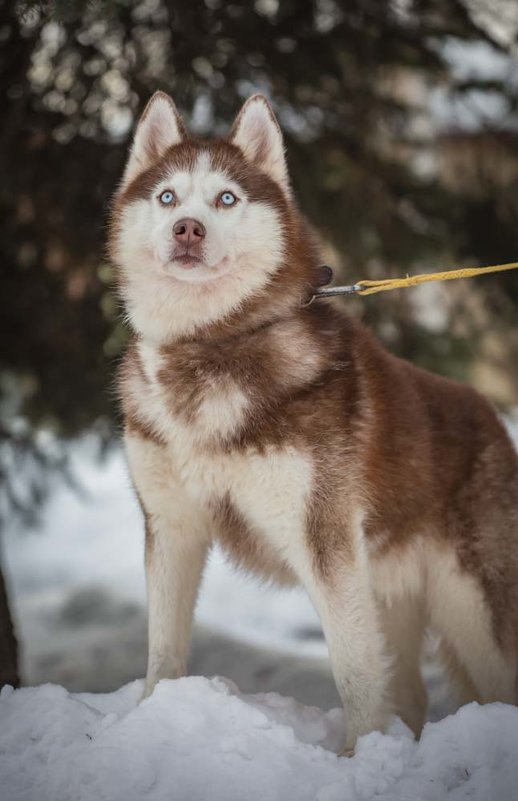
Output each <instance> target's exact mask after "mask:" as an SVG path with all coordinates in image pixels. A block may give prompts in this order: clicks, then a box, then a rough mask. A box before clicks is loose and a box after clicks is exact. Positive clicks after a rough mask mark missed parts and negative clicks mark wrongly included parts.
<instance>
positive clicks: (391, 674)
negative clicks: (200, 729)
mask: <svg viewBox="0 0 518 801" xmlns="http://www.w3.org/2000/svg"><path fill="white" fill-rule="evenodd" d="M110 249H111V255H112V259H113V262H114V264H115V265H116V268H117V275H118V281H119V288H120V292H121V295H122V297H123V299H124V303H125V306H126V310H127V317H128V320H129V322H130V324H131V327H132V330H133V338H132V341H131V342H130V345H129V347H128V350H127V352H126V355H125V358H124V362H123V364H122V367H121V372H120V393H121V398H122V404H123V409H124V416H125V444H126V450H127V456H128V460H129V465H130V470H131V475H132V479H133V482H134V485H135V489H136V492H137V494H138V497H139V500H140V503H141V506H142V511H143V513H144V518H145V526H146V546H145V561H146V571H147V587H148V600H149V662H148V671H147V679H146V689H145V693H146V694H149V693H151V692H152V691H153V688H154V686H155V684H156V683H157V681H159V680H160V679H162V678H175V677H178V676H181V675H183V674H184V672H185V669H186V658H187V652H188V646H189V636H190V628H191V620H192V616H193V608H194V604H195V600H196V594H197V589H198V585H199V581H200V577H201V575H202V571H203V567H204V563H205V559H206V556H207V552H208V550H209V549H210V547H211V545H212V543H213V542H215V541H217V542H219V543H220V544H221V546H222V547H223V548H224V549H225V550H226V551H227V552H228V554H229V555H230V558H231V559H232V560H233V561H234V562H235V563H237V564H238V565H241V566H243V567H244V568H246V569H249V570H251V571H253V572H254V573H258V574H259V575H261V576H264V577H265V578H267V579H274V580H277V581H279V582H284V583H300V584H302V585H303V586H304V587H305V588H306V590H307V592H308V593H309V596H310V598H311V600H312V602H313V604H314V606H315V608H316V610H317V612H318V614H319V616H320V619H321V622H322V627H323V631H324V634H325V638H326V641H327V644H328V647H329V654H330V658H331V663H332V668H333V674H334V677H335V680H336V685H337V688H338V690H339V693H340V695H341V698H342V700H343V704H344V709H345V714H346V722H347V739H346V742H345V747H344V752H345V753H352V752H353V751H354V747H355V743H356V740H357V738H358V736H360V735H363V734H365V733H367V732H370V731H372V730H376V729H380V730H383V728H384V727H385V726H386V724H387V722H388V720H389V718H390V716H391V715H392V714H394V713H396V714H398V715H400V716H401V718H402V719H403V720H404V721H405V722H406V723H407V724H408V725H409V726H410V727H411V728H412V729H413V730H414V732H416V734H418V733H419V731H420V729H421V727H422V725H423V721H424V715H425V707H426V693H425V688H424V685H423V681H422V678H421V674H420V670H419V657H420V651H421V645H422V639H423V634H424V631H425V630H426V629H427V628H428V627H430V628H431V629H433V630H434V631H435V632H436V633H437V635H438V637H439V639H440V642H441V643H442V650H443V653H444V656H445V658H446V661H447V663H448V665H449V667H450V672H451V674H452V677H453V678H455V679H457V680H458V681H459V683H460V686H461V688H462V701H468V700H473V699H477V700H479V701H482V702H489V701H504V702H508V703H515V702H516V700H517V666H518V498H517V487H518V460H517V455H516V451H515V449H514V447H513V445H512V443H511V441H510V439H509V438H508V436H507V434H506V432H505V430H504V428H503V427H502V425H501V424H500V422H499V421H498V419H497V417H496V415H495V414H494V412H493V411H492V409H491V408H490V406H489V405H488V403H487V402H486V401H485V400H484V399H483V398H482V397H480V396H479V395H478V394H477V393H476V392H475V391H473V389H471V388H469V387H467V386H462V385H461V384H457V383H455V382H453V381H449V380H446V379H444V378H439V377H437V376H435V375H432V374H430V373H427V372H424V371H422V370H420V369H417V368H416V367H414V366H412V365H411V364H408V363H406V362H404V361H401V360H400V359H397V358H395V357H394V356H392V355H391V354H389V353H387V352H386V351H385V350H384V349H383V347H382V346H381V345H380V344H379V343H378V342H377V341H376V339H375V338H374V337H373V336H372V335H371V334H370V333H369V331H368V330H366V328H365V327H364V326H363V325H361V324H360V323H359V322H356V321H355V320H353V319H351V318H350V317H348V316H347V314H346V313H344V311H343V310H342V309H341V308H340V307H337V306H335V305H333V303H332V302H331V301H325V300H319V301H318V302H315V303H313V304H311V305H308V303H307V302H308V300H309V299H310V298H311V297H312V295H313V294H314V291H315V288H316V287H317V286H318V284H319V283H321V274H320V271H319V267H318V265H319V261H318V254H317V250H316V247H315V243H314V241H313V239H312V236H311V233H310V230H309V227H308V225H307V223H306V222H305V221H304V219H302V217H301V216H300V215H299V213H298V211H297V209H296V206H295V204H294V201H293V197H292V193H291V189H290V183H289V179H288V173H287V168H286V162H285V158H284V148H283V140H282V134H281V131H280V129H279V126H278V124H277V121H276V119H275V117H274V114H273V112H272V110H271V108H270V106H269V104H268V102H267V100H266V99H265V98H264V97H262V96H260V95H256V96H254V97H251V98H250V99H249V100H248V101H247V102H246V103H245V105H244V106H243V108H242V110H241V112H240V113H239V115H238V117H237V119H236V121H235V123H234V125H233V127H232V129H231V132H230V134H229V136H228V138H227V139H223V140H208V141H205V140H203V141H202V140H198V139H193V138H190V137H189V136H188V134H187V132H186V130H185V128H184V125H183V123H182V121H181V119H180V117H179V115H178V112H177V110H176V108H175V105H174V103H173V101H172V100H171V99H170V98H169V97H168V96H167V95H165V94H163V93H160V92H158V93H157V94H155V95H154V96H153V98H152V99H151V101H150V102H149V104H148V106H147V108H146V110H145V111H144V114H143V116H142V118H141V120H140V122H139V124H138V127H137V130H136V134H135V138H134V142H133V145H132V148H131V152H130V155H129V159H128V162H127V166H126V169H125V172H124V176H123V179H122V183H121V185H120V188H119V191H118V192H117V194H116V197H115V199H114V203H113V210H112V224H111V235H110Z"/></svg>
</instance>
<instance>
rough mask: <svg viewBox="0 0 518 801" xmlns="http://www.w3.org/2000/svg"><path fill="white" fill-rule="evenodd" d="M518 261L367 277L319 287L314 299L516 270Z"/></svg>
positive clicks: (367, 293) (367, 292) (371, 293)
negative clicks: (395, 275) (438, 271)
mask: <svg viewBox="0 0 518 801" xmlns="http://www.w3.org/2000/svg"><path fill="white" fill-rule="evenodd" d="M517 268H518V261H513V262H510V263H509V264H493V265H491V266H490V267H463V268H461V269H460V270H446V271H445V272H442V273H422V274H421V275H407V277H406V278H385V279H383V280H379V281H370V280H369V279H365V280H363V281H358V282H357V283H356V284H351V285H350V286H331V287H323V288H322V289H317V291H316V293H315V295H314V299H318V298H321V297H332V296H333V295H374V293H375V292H388V291H389V290H390V289H404V288H405V287H407V286H417V284H426V283H428V282H429V281H451V280H452V279H453V278H475V277H476V276H478V275H485V274H487V273H499V272H503V271H504V270H515V269H517Z"/></svg>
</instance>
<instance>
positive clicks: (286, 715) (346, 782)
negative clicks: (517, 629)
mask: <svg viewBox="0 0 518 801" xmlns="http://www.w3.org/2000/svg"><path fill="white" fill-rule="evenodd" d="M141 691H142V685H141V683H140V682H134V683H132V684H129V685H127V686H126V687H123V688H122V689H120V690H119V691H118V692H115V693H111V694H109V695H100V694H96V695H90V694H80V695H69V694H68V693H67V691H66V690H64V689H63V688H62V687H56V686H52V685H44V686H42V687H39V688H28V689H23V690H17V691H15V692H9V689H8V688H6V689H5V690H4V691H3V692H2V696H1V697H0V715H1V718H2V726H1V727H0V777H1V787H2V791H1V797H2V799H3V801H143V800H144V799H149V801H166V800H167V801H255V799H257V801H281V799H282V800H283V801H284V799H289V801H291V799H293V800H294V801H305V800H306V799H307V801H360V800H361V801H367V799H375V798H377V799H381V798H383V799H385V801H405V800H407V801H443V799H447V798H448V799H452V801H460V799H466V801H468V799H469V801H513V799H516V797H517V795H516V788H517V787H518V760H517V758H516V757H517V746H516V742H517V736H518V709H516V708H514V707H510V706H505V705H503V704H492V705H489V706H486V707H478V706H477V705H475V704H473V705H470V706H466V707H464V708H463V709H461V710H460V711H459V712H458V713H457V714H456V715H455V716H452V717H449V718H446V719H444V720H443V721H441V722H439V723H429V724H427V726H426V728H425V730H424V732H423V735H422V737H421V740H420V741H419V742H418V743H416V742H415V741H414V740H413V738H412V737H411V736H410V734H409V732H408V731H407V730H406V729H405V728H404V726H403V725H402V724H401V723H400V722H397V721H396V722H395V723H394V724H393V727H392V730H391V732H390V733H389V734H387V735H381V734H379V733H373V734H371V735H368V736H367V737H364V738H362V739H361V740H360V743H359V746H358V749H357V753H356V756H355V757H354V759H346V758H338V757H337V756H336V754H335V753H334V752H335V751H336V750H337V749H339V748H340V745H341V743H342V742H343V738H344V731H343V723H342V716H341V714H340V711H339V710H334V711H331V712H327V713H326V712H322V711H321V710H319V709H316V708H314V707H313V708H311V707H304V706H302V705H300V704H297V703H296V702H295V701H293V700H290V699H288V698H283V697H281V696H279V695H275V694H268V695H254V696H246V695H241V694H240V693H239V692H238V690H237V688H236V687H235V686H233V685H231V684H229V683H228V682H226V681H224V680H222V679H217V678H216V679H205V678H201V677H192V678H187V679H180V680H178V681H163V682H161V683H160V684H159V685H158V687H157V689H156V691H155V693H154V694H153V695H152V696H151V697H150V698H148V699H147V700H146V701H145V702H143V703H141V704H140V705H138V699H139V695H140V693H141Z"/></svg>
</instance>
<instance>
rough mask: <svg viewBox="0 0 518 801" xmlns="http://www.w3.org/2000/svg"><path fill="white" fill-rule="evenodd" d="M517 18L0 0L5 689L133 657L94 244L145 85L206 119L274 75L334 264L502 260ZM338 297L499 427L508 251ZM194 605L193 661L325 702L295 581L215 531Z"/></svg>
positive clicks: (512, 190) (376, 3) (503, 3)
mask: <svg viewBox="0 0 518 801" xmlns="http://www.w3.org/2000/svg"><path fill="white" fill-rule="evenodd" d="M517 35H518V3H517V2H516V0H255V1H252V0H231V2H225V0H204V1H203V0H190V1H189V2H183V0H176V1H174V0H141V1H140V2H139V1H137V2H130V0H127V1H126V2H115V1H114V0H112V1H111V2H104V3H102V2H94V1H91V2H84V1H82V0H60V2H55V3H41V2H38V3H33V2H11V1H10V0H0V120H1V126H0V177H1V180H0V253H1V261H0V275H1V286H0V342H1V363H0V481H1V487H0V521H1V525H2V538H1V541H0V546H1V552H0V556H1V564H2V566H3V570H2V571H0V685H1V684H3V683H4V682H6V681H8V682H10V683H14V684H16V683H18V682H19V681H22V682H25V683H35V682H41V681H56V682H60V683H62V684H64V685H65V686H67V687H68V688H70V689H81V690H109V689H113V688H115V687H117V686H119V685H120V684H121V683H122V682H123V681H127V680H130V679H132V678H134V677H136V676H141V675H143V673H144V671H145V656H146V654H145V648H146V646H145V637H146V634H145V614H144V581H143V568H142V542H143V536H142V525H141V520H140V517H139V512H138V510H137V509H136V505H135V502H134V500H133V498H132V494H131V491H130V489H129V481H128V477H127V473H126V470H125V466H124V461H123V457H122V455H121V451H120V446H119V438H120V420H119V418H118V411H117V403H116V398H115V396H114V391H113V377H114V371H115V369H116V365H117V362H118V359H119V358H120V355H121V352H122V350H123V348H124V343H125V339H126V337H127V331H126V330H125V327H124V325H123V321H122V319H121V315H120V308H119V305H118V302H117V299H116V297H115V295H114V292H113V285H112V271H111V268H110V265H109V263H108V262H107V260H106V255H105V240H106V222H107V210H108V207H109V202H110V196H111V194H112V192H113V190H114V187H115V185H116V183H117V181H118V179H119V178H120V175H121V172H122V167H123V163H124V158H125V153H126V151H127V148H128V144H129V138H130V135H131V131H132V128H133V126H134V123H135V121H136V119H137V118H138V115H139V113H140V111H141V110H142V108H143V106H144V105H145V103H146V101H147V100H148V98H149V96H150V95H151V94H152V93H153V92H154V91H155V90H156V89H162V90H165V91H166V92H169V93H170V94H172V95H173V97H174V99H175V101H176V103H177V105H178V107H179V108H180V110H181V111H182V113H183V114H184V116H185V119H186V120H187V122H188V124H189V127H190V130H191V131H192V132H193V134H196V135H198V136H205V135H209V134H212V133H216V134H220V135H224V134H225V131H226V130H227V128H228V126H229V124H230V123H231V121H232V119H233V117H234V115H235V114H236V112H237V110H238V109H239V106H240V104H241V103H242V102H243V100H244V99H245V98H246V97H248V96H249V95H250V94H251V93H252V92H256V91H262V92H264V93H265V94H267V95H268V97H269V98H270V100H271V102H272V104H273V106H274V109H275V111H276V113H277V115H278V117H279V120H280V122H281V125H282V127H283V130H284V132H285V136H286V143H287V152H288V162H289V166H290V170H291V175H292V179H293V184H294V187H295V191H296V194H297V197H298V200H299V204H300V207H301V209H302V211H303V213H304V214H305V215H306V216H307V217H308V218H309V220H310V222H311V223H312V224H313V225H314V226H315V228H316V230H317V231H318V234H319V236H320V238H321V242H322V249H323V255H324V258H325V260H326V261H327V263H329V264H331V265H332V266H333V267H334V270H335V280H336V281H337V282H338V281H341V280H347V281H349V282H352V281H354V280H355V279H359V278H378V277H386V276H390V275H404V274H405V273H416V272H423V271H427V270H428V271H436V270H443V269H447V268H449V267H453V266H460V265H484V264H492V263H501V262H507V261H514V260H517V259H518V116H517V105H518V61H517V49H516V45H517V38H518V37H517ZM343 302H344V303H346V304H347V307H348V309H349V310H350V311H351V313H353V314H355V315H358V316H359V317H361V318H362V319H364V321H366V322H367V323H368V324H369V325H370V326H372V327H373V328H374V329H375V330H376V332H377V334H378V335H379V336H380V337H381V339H382V340H383V341H384V342H385V343H386V344H387V346H388V347H389V348H390V349H391V350H392V351H394V352H396V353H398V354H400V355H402V356H405V357H407V358H409V359H411V360H412V361H414V362H415V363H418V364H420V365H422V366H425V367H428V368H430V369H432V370H435V371H436V372H439V373H443V374H446V375H450V376H453V377H455V378H458V379H460V380H463V381H467V382H469V383H471V384H473V385H474V386H476V387H477V388H478V389H479V390H480V391H482V392H483V393H484V394H486V395H487V396H488V397H490V398H491V400H492V401H493V402H494V403H495V404H496V405H497V406H498V408H499V409H500V411H501V413H502V414H503V415H504V418H505V419H506V420H507V421H508V422H509V424H510V426H511V427H512V425H513V419H516V408H517V406H518V368H517V365H518V326H517V307H518V271H517V272H514V273H513V272H510V273H503V274H499V275H494V276H489V277H485V278H480V279H477V280H473V281H459V282H452V283H448V284H446V285H443V284H437V285H436V284H432V285H428V286H423V287H419V288H416V289H413V290H408V291H402V292H395V293H390V294H386V295H376V296H373V297H369V298H365V299H348V300H346V301H343ZM198 611H199V614H198V618H199V620H200V622H201V625H200V626H199V628H198V631H197V634H196V641H195V648H194V654H193V665H192V670H193V671H194V672H203V673H207V674H210V673H214V672H218V673H222V674H225V675H228V676H231V677H232V678H234V679H235V680H236V681H237V682H238V684H239V685H240V686H241V688H242V689H244V690H257V689H264V688H268V689H277V690H280V691H281V692H284V693H286V694H288V695H296V696H297V697H300V698H301V699H302V700H306V701H308V702H314V703H318V704H320V705H322V706H326V705H327V706H331V705H334V704H335V703H336V696H335V695H334V689H333V686H332V682H331V681H330V678H329V673H328V668H327V663H326V659H325V647H324V644H323V642H322V638H321V634H320V630H319V626H318V621H317V619H316V616H315V615H314V613H313V611H312V609H311V607H310V605H309V603H308V602H307V601H306V600H305V598H304V596H303V595H302V594H299V593H291V594H288V593H275V592H274V591H272V590H266V589H264V588H261V587H258V586H257V585H255V584H254V583H253V582H250V581H245V580H244V579H242V578H240V577H238V576H234V575H233V574H232V573H231V572H230V570H229V568H228V567H227V566H226V565H225V564H224V563H223V560H222V558H221V556H220V555H219V554H218V553H215V554H214V556H213V559H212V561H211V563H210V565H209V568H208V571H207V575H206V579H205V586H204V588H203V590H202V594H201V599H200V605H199V610H198ZM17 644H18V645H17ZM301 655H303V656H304V658H303V659H301V658H300V657H301ZM434 676H435V674H433V673H431V672H429V677H430V681H431V682H432V684H433V682H434V681H435V678H434ZM432 714H433V711H432Z"/></svg>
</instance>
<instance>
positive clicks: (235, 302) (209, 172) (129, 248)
mask: <svg viewBox="0 0 518 801" xmlns="http://www.w3.org/2000/svg"><path fill="white" fill-rule="evenodd" d="M168 191H170V192H172V193H174V195H175V202H174V203H171V204H164V203H163V202H161V200H160V196H162V198H163V197H164V194H163V193H164V192H168ZM225 191H228V192H231V193H232V194H233V195H234V196H235V197H236V198H238V199H239V201H238V202H236V203H235V204H233V205H230V206H229V207H228V208H222V207H221V205H219V206H218V205H217V204H216V200H217V198H218V197H219V196H220V195H221V193H222V192H225ZM185 219H192V220H195V221H197V222H198V223H201V225H202V226H203V227H204V229H205V236H204V237H203V242H202V243H201V245H200V246H199V253H200V257H201V261H199V262H196V263H194V264H192V265H191V264H182V263H181V262H178V261H176V260H175V258H174V252H175V247H176V243H175V240H174V235H173V226H174V225H175V223H177V222H178V221H180V220H185ZM115 251H116V252H115V256H116V260H117V262H118V264H119V265H120V267H121V268H122V271H123V275H124V286H123V293H124V295H125V300H126V303H127V309H128V314H129V317H130V320H131V322H132V324H133V326H134V328H135V329H136V330H137V331H138V332H139V333H140V334H141V335H142V336H144V337H145V338H147V339H149V340H151V341H153V342H156V343H159V342H164V341H170V340H172V339H174V338H175V336H178V335H183V334H190V333H192V332H194V331H195V330H196V328H197V327H199V326H200V325H205V324H208V323H211V322H214V321H215V320H218V319H221V318H223V317H224V316H226V315H227V314H229V313H230V312H232V311H234V310H236V309H237V308H239V305H240V304H241V303H242V302H243V301H244V300H245V299H246V298H248V297H249V296H250V295H252V294H253V293H255V292H257V291H258V290H260V289H262V288H263V287H264V286H265V285H266V284H267V283H268V280H269V278H270V276H271V275H272V274H273V273H275V272H276V270H277V269H278V268H279V266H280V264H281V262H282V258H283V236H282V227H281V222H280V219H279V214H278V212H277V211H276V210H275V209H274V208H272V207H271V206H269V205H267V204H266V203H259V202H252V201H250V200H249V199H248V198H247V197H246V193H245V192H244V190H243V189H242V188H241V187H240V186H239V185H237V184H236V183H235V182H234V181H232V180H230V179H229V177H228V176H226V175H225V174H224V173H222V172H221V171H218V170H214V169H212V167H211V163H210V153H209V152H202V153H200V155H199V156H198V159H197V161H196V165H195V167H194V169H193V170H192V171H190V172H186V171H181V172H180V171H174V170H173V171H171V173H170V174H169V175H167V176H166V177H165V178H164V179H163V180H162V181H160V183H159V184H158V185H157V186H156V188H155V189H154V191H153V193H152V195H151V197H149V198H147V199H138V200H135V201H133V202H131V203H128V204H127V205H126V206H124V207H123V209H122V213H121V219H120V226H119V230H118V234H117V241H116V246H115Z"/></svg>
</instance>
